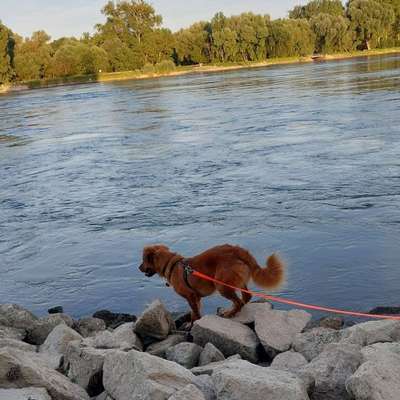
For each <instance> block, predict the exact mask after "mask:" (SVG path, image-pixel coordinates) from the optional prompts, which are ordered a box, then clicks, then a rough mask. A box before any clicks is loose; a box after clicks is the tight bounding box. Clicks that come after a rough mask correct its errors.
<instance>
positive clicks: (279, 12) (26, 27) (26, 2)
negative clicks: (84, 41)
mask: <svg viewBox="0 0 400 400" xmlns="http://www.w3.org/2000/svg"><path fill="white" fill-rule="evenodd" d="M106 3H107V0H68V1H67V0H0V21H2V22H3V24H5V25H7V26H8V27H9V28H11V29H12V30H13V31H14V32H16V33H18V34H20V35H22V36H24V37H25V36H30V35H31V34H32V32H34V31H37V30H40V29H44V30H45V31H46V32H47V33H48V34H49V35H51V37H52V38H53V39H57V38H59V37H61V36H77V37H80V35H81V34H82V33H83V32H91V33H92V32H93V26H94V25H95V24H96V23H99V22H100V23H101V22H103V21H104V17H103V15H102V14H101V12H100V10H101V8H102V7H103V6H104V4H106ZM149 3H151V4H152V5H153V6H154V7H155V9H156V11H157V13H158V14H161V15H162V16H163V21H164V23H163V26H164V27H167V28H170V29H171V30H173V31H175V30H178V29H179V28H182V27H186V26H189V25H190V24H192V23H193V22H196V21H200V20H209V19H211V18H212V16H213V15H214V14H215V13H216V12H218V11H223V12H224V14H225V15H232V14H239V13H241V12H243V11H253V12H255V13H260V14H270V15H271V17H272V18H279V17H286V16H287V13H288V11H289V10H290V9H291V8H292V7H294V6H295V5H299V4H305V3H307V0H200V1H199V0H196V1H195V0H150V1H149Z"/></svg>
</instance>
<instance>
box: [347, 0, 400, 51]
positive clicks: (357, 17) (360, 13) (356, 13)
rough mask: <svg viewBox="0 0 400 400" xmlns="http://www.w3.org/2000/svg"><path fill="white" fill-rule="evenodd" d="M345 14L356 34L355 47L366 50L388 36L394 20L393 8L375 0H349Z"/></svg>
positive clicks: (379, 43)
mask: <svg viewBox="0 0 400 400" xmlns="http://www.w3.org/2000/svg"><path fill="white" fill-rule="evenodd" d="M347 16H348V18H349V19H350V24H351V27H352V29H353V30H354V32H355V34H356V45H357V47H358V48H360V49H368V50H369V49H370V48H371V47H379V46H380V45H381V43H382V42H384V41H385V40H386V39H387V38H388V36H389V34H390V32H391V29H392V27H393V24H394V22H395V14H394V10H393V8H392V7H391V6H390V5H388V4H383V3H380V2H378V1H375V0H350V1H349V4H348V8H347Z"/></svg>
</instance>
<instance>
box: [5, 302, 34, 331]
mask: <svg viewBox="0 0 400 400" xmlns="http://www.w3.org/2000/svg"><path fill="white" fill-rule="evenodd" d="M37 321H38V318H37V317H36V316H35V315H33V314H32V313H31V312H30V311H28V310H26V309H25V308H23V307H21V306H19V305H17V304H0V325H2V326H9V327H11V328H16V329H24V330H26V331H27V330H29V329H31V328H32V327H33V326H34V325H35V324H36V322H37Z"/></svg>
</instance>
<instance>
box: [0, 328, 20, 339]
mask: <svg viewBox="0 0 400 400" xmlns="http://www.w3.org/2000/svg"><path fill="white" fill-rule="evenodd" d="M25 337H26V330H25V329H18V328H11V327H9V326H3V325H0V338H5V339H15V340H24V339H25Z"/></svg>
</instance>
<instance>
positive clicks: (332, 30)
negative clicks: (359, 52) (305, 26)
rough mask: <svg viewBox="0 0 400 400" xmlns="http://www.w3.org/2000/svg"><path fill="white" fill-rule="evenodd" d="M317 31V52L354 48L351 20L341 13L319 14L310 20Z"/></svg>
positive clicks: (343, 50)
mask: <svg viewBox="0 0 400 400" xmlns="http://www.w3.org/2000/svg"><path fill="white" fill-rule="evenodd" d="M310 23H311V27H312V30H313V31H314V33H315V37H316V39H315V51H316V52H317V53H324V54H327V53H338V52H346V51H351V50H352V49H353V31H352V30H350V22H349V20H348V19H347V18H345V17H343V16H341V15H336V16H335V15H331V14H322V13H321V14H317V15H315V16H314V17H312V18H311V20H310Z"/></svg>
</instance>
